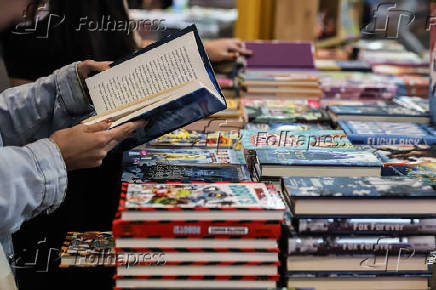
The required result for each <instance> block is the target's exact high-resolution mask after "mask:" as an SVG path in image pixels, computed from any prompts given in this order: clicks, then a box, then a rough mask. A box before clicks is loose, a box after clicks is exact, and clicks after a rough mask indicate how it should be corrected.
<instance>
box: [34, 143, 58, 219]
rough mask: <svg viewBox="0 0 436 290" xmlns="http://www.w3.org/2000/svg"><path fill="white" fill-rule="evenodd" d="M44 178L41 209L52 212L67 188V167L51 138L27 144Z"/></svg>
mask: <svg viewBox="0 0 436 290" xmlns="http://www.w3.org/2000/svg"><path fill="white" fill-rule="evenodd" d="M26 147H28V148H29V149H30V151H31V152H32V154H33V157H34V158H35V161H36V164H37V166H38V170H39V171H40V172H41V174H42V176H43V178H44V188H45V190H44V193H43V196H42V202H41V206H40V208H41V209H47V210H48V212H49V213H50V212H52V211H54V210H55V209H57V208H58V207H59V206H60V205H61V203H62V202H63V200H64V197H65V191H66V189H67V169H66V166H65V162H64V159H63V158H62V155H61V152H60V150H59V147H58V146H57V145H56V144H55V143H54V142H53V141H52V140H51V139H41V140H38V141H36V142H34V143H32V144H29V145H27V146H26Z"/></svg>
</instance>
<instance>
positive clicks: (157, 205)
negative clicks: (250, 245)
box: [119, 183, 285, 221]
mask: <svg viewBox="0 0 436 290" xmlns="http://www.w3.org/2000/svg"><path fill="white" fill-rule="evenodd" d="M123 187H124V190H125V194H123V195H122V198H121V202H120V207H119V210H120V212H121V218H122V219H123V220H136V221H138V220H142V221H144V220H224V221H226V220H282V219H283V211H284V209H285V206H284V204H283V202H282V201H281V199H280V197H279V196H278V195H277V194H272V193H270V192H269V191H268V189H267V188H266V186H265V185H264V184H261V183H211V184H204V183H203V184H202V183H199V184H195V183H192V184H170V183H169V184H124V185H123Z"/></svg>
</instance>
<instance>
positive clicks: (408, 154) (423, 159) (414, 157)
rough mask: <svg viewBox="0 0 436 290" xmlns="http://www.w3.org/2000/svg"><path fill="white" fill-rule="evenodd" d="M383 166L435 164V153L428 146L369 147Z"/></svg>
mask: <svg viewBox="0 0 436 290" xmlns="http://www.w3.org/2000/svg"><path fill="white" fill-rule="evenodd" d="M369 147H370V149H369V150H372V151H373V152H375V154H376V155H377V156H378V157H379V158H380V160H381V161H382V162H383V163H384V165H385V166H395V165H407V164H420V163H428V162H436V151H434V150H432V147H431V146H428V145H392V146H389V145H379V146H369Z"/></svg>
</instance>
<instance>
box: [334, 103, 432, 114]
mask: <svg viewBox="0 0 436 290" xmlns="http://www.w3.org/2000/svg"><path fill="white" fill-rule="evenodd" d="M329 110H330V111H332V112H333V113H335V114H336V115H337V116H340V115H365V116H369V117H371V116H389V117H429V115H428V114H427V113H425V112H418V111H415V110H411V109H409V108H405V107H402V106H398V105H387V106H329Z"/></svg>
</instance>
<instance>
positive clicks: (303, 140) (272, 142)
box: [241, 130, 353, 150]
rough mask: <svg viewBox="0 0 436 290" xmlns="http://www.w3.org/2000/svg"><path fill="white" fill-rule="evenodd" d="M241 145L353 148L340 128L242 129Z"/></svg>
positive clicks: (254, 146) (290, 147) (270, 147)
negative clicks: (303, 129)
mask: <svg viewBox="0 0 436 290" xmlns="http://www.w3.org/2000/svg"><path fill="white" fill-rule="evenodd" d="M241 135H242V146H243V148H244V149H245V150H250V149H275V148H286V149H294V150H311V149H332V148H334V149H353V144H351V142H350V141H349V140H348V139H347V136H346V135H345V132H344V131H340V130H306V131H301V130H300V131H298V130H297V131H278V130H265V131H261V130H242V131H241Z"/></svg>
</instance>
